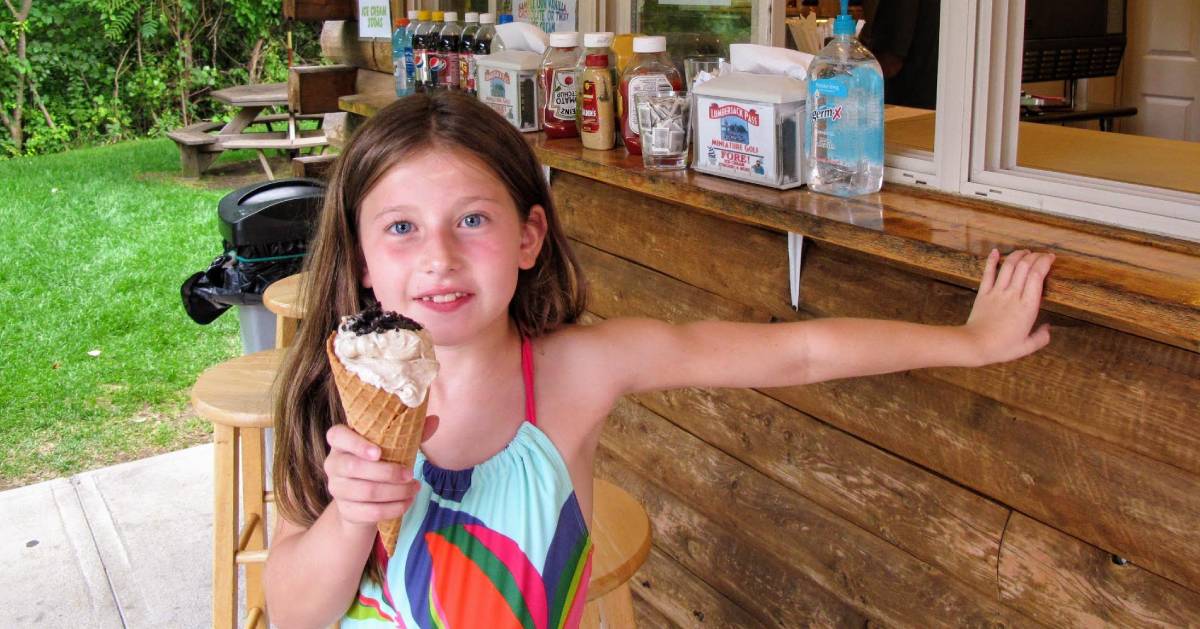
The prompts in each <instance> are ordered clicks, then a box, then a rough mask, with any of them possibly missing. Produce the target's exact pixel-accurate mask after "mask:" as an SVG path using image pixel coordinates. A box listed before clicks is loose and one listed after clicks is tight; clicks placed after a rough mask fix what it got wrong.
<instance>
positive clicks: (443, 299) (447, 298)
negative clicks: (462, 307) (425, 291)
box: [421, 293, 466, 304]
mask: <svg viewBox="0 0 1200 629" xmlns="http://www.w3.org/2000/svg"><path fill="white" fill-rule="evenodd" d="M460 297H466V293H446V294H445V295H434V296H432V297H422V298H421V299H424V300H425V301H432V302H434V303H438V304H444V303H447V302H451V301H454V300H456V299H458V298H460Z"/></svg>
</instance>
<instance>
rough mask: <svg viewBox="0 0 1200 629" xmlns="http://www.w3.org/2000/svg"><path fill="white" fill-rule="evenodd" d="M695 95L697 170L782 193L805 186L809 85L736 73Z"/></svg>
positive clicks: (710, 83)
mask: <svg viewBox="0 0 1200 629" xmlns="http://www.w3.org/2000/svg"><path fill="white" fill-rule="evenodd" d="M692 93H693V95H694V99H695V100H694V102H693V103H692V129H693V132H694V134H693V137H694V138H695V145H694V146H695V151H694V157H693V159H692V168H693V169H695V170H697V171H700V172H703V173H708V174H712V175H720V176H722V177H729V178H731V179H740V180H742V181H748V182H750V183H757V184H761V185H764V186H771V187H773V188H779V189H788V188H795V187H797V186H800V185H802V184H803V183H804V172H805V165H804V151H803V149H804V135H803V134H804V133H805V131H804V129H805V126H806V125H805V124H804V105H805V100H806V98H807V89H806V85H805V83H804V81H800V80H797V79H794V78H790V77H788V76H784V75H775V74H750V73H747V72H731V73H726V74H722V75H721V76H718V77H717V78H715V79H712V80H710V81H707V82H705V83H703V84H701V85H699V86H697V87H696V88H695V89H694V90H693V92H692Z"/></svg>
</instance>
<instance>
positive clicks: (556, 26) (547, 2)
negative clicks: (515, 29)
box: [513, 0, 578, 33]
mask: <svg viewBox="0 0 1200 629" xmlns="http://www.w3.org/2000/svg"><path fill="white" fill-rule="evenodd" d="M576 4H577V0H513V19H514V20H516V21H518V22H529V23H530V24H533V25H535V26H538V27H540V28H541V29H542V30H543V31H546V32H547V33H562V32H570V31H575V30H578V29H577V28H576V26H575V20H576V19H577V18H576V14H575V6H576Z"/></svg>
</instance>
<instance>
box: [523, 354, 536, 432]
mask: <svg viewBox="0 0 1200 629" xmlns="http://www.w3.org/2000/svg"><path fill="white" fill-rule="evenodd" d="M521 376H522V379H523V380H524V381H525V419H526V420H528V421H529V423H531V424H533V425H534V426H536V425H537V413H536V412H535V411H534V409H535V408H536V406H535V404H534V400H533V342H531V341H530V340H529V338H528V337H525V338H522V339H521Z"/></svg>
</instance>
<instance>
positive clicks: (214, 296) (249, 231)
mask: <svg viewBox="0 0 1200 629" xmlns="http://www.w3.org/2000/svg"><path fill="white" fill-rule="evenodd" d="M324 197H325V185H324V184H323V183H322V182H320V181H318V180H316V179H299V178H294V179H277V180H275V181H266V182H262V183H256V184H252V185H249V186H246V187H244V188H241V189H238V190H235V191H233V192H231V193H229V194H227V195H225V197H224V198H222V199H221V201H220V202H219V203H218V204H217V218H218V226H219V229H220V233H221V241H222V247H223V249H222V251H223V253H222V254H221V255H219V256H217V258H216V259H215V260H213V262H212V264H211V265H209V267H208V270H205V271H201V272H199V273H196V274H194V275H192V276H191V277H189V278H188V279H187V280H186V281H184V283H183V286H182V287H181V288H180V292H181V294H182V297H183V308H184V310H185V311H187V313H188V316H190V317H191V318H192V320H193V321H195V322H196V323H199V324H201V325H207V324H209V323H211V322H212V321H214V320H215V319H216V318H217V317H219V316H221V314H222V313H224V312H225V311H226V310H228V309H229V308H230V307H231V306H237V307H238V320H239V323H240V324H241V326H240V327H241V338H242V349H243V351H244V352H245V353H247V354H250V353H253V352H257V351H262V350H265V349H270V348H271V347H274V346H275V315H274V314H273V313H271V312H270V311H269V310H267V309H266V307H265V306H263V305H262V295H263V291H265V290H266V289H267V287H268V286H270V285H271V284H272V283H274V282H276V281H278V280H281V279H283V278H285V277H287V276H289V275H293V274H295V273H298V272H299V271H300V267H301V264H302V263H303V261H304V256H305V255H306V254H307V252H308V241H309V240H310V239H311V238H312V234H313V229H314V228H315V227H316V221H317V215H318V213H319V212H320V211H321V203H322V200H323V199H324Z"/></svg>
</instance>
